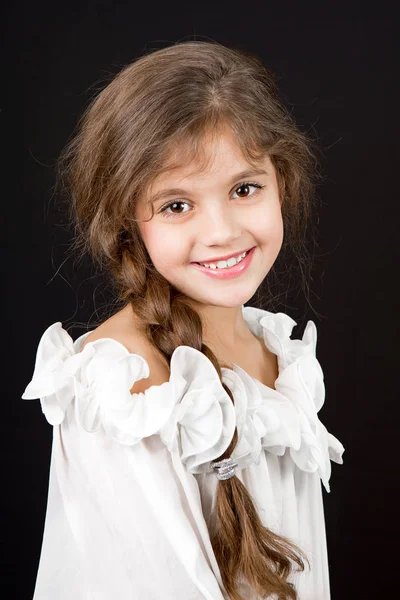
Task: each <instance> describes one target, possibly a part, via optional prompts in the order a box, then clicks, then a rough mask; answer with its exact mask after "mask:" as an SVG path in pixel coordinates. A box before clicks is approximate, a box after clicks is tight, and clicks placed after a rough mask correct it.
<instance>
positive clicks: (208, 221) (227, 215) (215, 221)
mask: <svg viewBox="0 0 400 600" xmlns="http://www.w3.org/2000/svg"><path fill="white" fill-rule="evenodd" d="M201 213H202V214H201V215H199V217H200V222H198V223H197V225H198V231H197V234H198V235H199V237H200V240H201V244H202V245H203V246H208V247H211V246H220V247H224V248H227V247H229V246H232V245H233V243H232V242H233V241H234V240H236V239H238V238H240V237H241V236H242V231H243V223H242V222H241V220H240V215H239V213H238V211H235V210H234V209H233V208H232V207H231V206H229V204H226V203H224V202H218V201H217V200H215V201H212V200H211V201H210V202H207V203H205V204H204V207H203V209H202V211H201Z"/></svg>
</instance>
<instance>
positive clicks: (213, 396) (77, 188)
mask: <svg viewBox="0 0 400 600" xmlns="http://www.w3.org/2000/svg"><path fill="white" fill-rule="evenodd" d="M61 165H62V176H63V178H64V181H65V185H66V186H67V188H68V189H69V190H70V191H71V198H72V204H71V206H72V211H71V214H72V215H73V217H74V219H75V223H76V232H77V238H76V246H77V247H79V248H81V250H82V253H83V254H84V253H85V252H86V251H89V252H90V253H91V255H92V257H93V258H94V259H95V260H97V261H98V262H99V263H100V264H101V265H102V266H104V267H106V269H108V272H109V274H110V276H111V279H112V281H113V282H114V283H115V289H116V297H117V299H118V301H119V302H120V305H119V306H118V307H117V308H118V310H117V311H116V312H115V314H113V315H112V316H111V317H110V318H109V319H107V320H106V321H104V322H103V323H100V324H99V325H98V327H96V328H95V329H94V330H92V331H88V332H87V333H85V334H84V335H82V336H81V337H79V338H78V339H76V340H75V341H73V339H72V338H71V337H70V335H69V334H68V332H67V331H66V330H65V329H63V327H62V324H61V323H60V322H57V323H54V324H53V325H50V327H48V329H46V331H45V332H44V333H43V335H42V338H41V340H40V342H39V347H38V350H37V355H36V363H35V369H34V373H33V378H32V381H31V382H30V383H29V385H28V386H27V387H26V390H25V392H24V394H23V396H22V398H24V399H33V398H40V401H41V406H42V410H43V412H44V414H45V416H46V418H47V420H48V421H49V423H50V424H52V425H53V446H52V459H51V468H50V481H49V497H48V506H47V515H46V525H45V530H44V536H43V546H42V553H41V559H40V565H39V571H38V577H37V581H36V588H35V595H34V600H53V599H54V598H57V599H58V600H67V599H70V598H71V599H72V598H73V599H74V600H78V599H82V600H89V599H93V600H111V599H117V598H118V599H120V600H125V599H128V598H135V599H136V598H137V599H140V600H142V599H145V600H159V599H161V598H168V599H171V600H177V599H178V600H200V599H207V600H222V599H231V600H240V599H242V600H256V599H257V600H258V599H261V598H263V599H264V598H271V599H272V598H274V599H276V598H278V599H287V598H290V599H293V600H294V599H301V600H327V599H329V597H330V594H329V574H328V559H327V547H326V537H325V525H324V513H323V503H322V489H321V481H322V483H323V485H324V486H325V488H326V490H327V491H329V478H330V473H331V463H330V461H331V460H334V461H335V462H337V463H342V453H343V451H344V448H343V446H342V444H341V443H340V442H339V441H338V440H337V439H336V438H335V437H334V436H332V435H331V434H330V433H328V431H327V430H326V428H325V427H324V425H323V424H322V423H321V422H320V420H319V418H318V415H317V413H318V411H319V410H320V408H321V406H322V405H323V403H324V395H325V388H324V378H323V372H322V370H321V367H320V365H319V362H318V360H317V358H316V341H317V333H316V327H315V324H314V322H313V321H309V322H308V323H307V326H306V329H305V331H304V335H303V338H302V340H294V339H291V333H292V329H293V327H294V325H296V323H295V321H294V320H293V319H292V318H291V317H290V316H288V315H287V314H285V313H282V312H278V313H273V312H269V311H267V310H262V309H258V308H255V307H244V304H245V303H246V302H248V301H249V299H251V298H252V297H253V296H254V294H255V292H256V290H257V289H258V287H259V286H260V284H261V283H262V282H263V281H264V279H265V278H266V276H267V275H268V273H269V272H270V270H271V269H272V267H273V265H274V262H275V260H276V258H277V256H278V254H279V252H280V250H281V248H282V246H283V238H284V236H285V243H286V244H287V245H290V246H291V247H292V249H293V250H294V251H295V252H298V249H299V248H301V238H302V232H303V231H304V229H305V224H306V222H307V218H308V216H309V213H310V210H309V209H310V204H311V175H312V173H311V169H312V165H313V160H312V154H311V151H310V149H309V147H308V144H307V141H306V139H305V137H304V136H303V135H302V134H301V133H300V132H299V131H298V130H297V129H296V127H295V125H294V123H293V121H292V120H291V118H290V116H289V115H288V113H287V112H286V111H285V109H284V108H283V107H282V106H281V105H280V104H279V102H278V99H277V92H276V90H275V86H274V83H273V80H272V78H271V76H270V75H269V74H268V72H267V71H266V69H265V67H264V66H263V65H262V64H261V63H260V61H259V60H258V59H257V58H255V57H253V56H252V55H250V54H249V53H244V52H241V51H238V50H233V49H229V48H226V47H224V46H221V45H219V44H217V43H209V42H207V43H205V42H186V43H179V44H175V45H173V46H171V47H167V48H164V49H162V50H158V51H155V52H153V53H151V54H148V55H146V56H143V57H141V58H140V59H138V60H136V61H135V62H134V63H133V64H131V65H129V66H128V67H126V68H124V69H123V70H122V71H121V72H120V73H119V74H118V75H117V76H116V77H115V79H114V80H113V81H112V82H111V83H110V84H109V85H108V86H107V87H106V88H105V89H104V90H103V91H102V92H101V93H100V94H99V95H98V97H97V98H95V99H94V100H93V102H92V103H91V105H90V107H89V108H88V109H87V111H86V113H85V114H84V116H83V118H82V120H81V123H80V128H79V131H78V133H77V135H76V136H75V138H74V139H73V141H72V142H71V143H70V144H69V146H68V147H67V149H66V150H65V151H64V153H63V155H62V157H61Z"/></svg>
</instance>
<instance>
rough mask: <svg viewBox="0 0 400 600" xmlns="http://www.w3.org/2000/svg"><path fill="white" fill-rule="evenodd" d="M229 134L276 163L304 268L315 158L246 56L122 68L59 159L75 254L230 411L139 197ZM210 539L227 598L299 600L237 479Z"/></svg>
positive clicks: (193, 50)
mask: <svg viewBox="0 0 400 600" xmlns="http://www.w3.org/2000/svg"><path fill="white" fill-rule="evenodd" d="M222 125H229V127H230V128H231V130H232V132H233V133H234V135H235V138H236V140H237V143H238V145H239V147H240V149H241V151H242V153H243V155H244V156H245V158H246V159H247V161H248V162H249V163H250V164H253V163H254V162H257V161H259V160H262V158H263V157H266V156H269V158H270V159H271V161H272V163H273V165H274V167H275V169H276V172H277V177H278V183H279V192H280V200H281V207H282V217H283V223H284V232H285V236H284V246H288V247H290V248H291V249H292V250H293V252H294V254H295V256H297V258H298V259H299V262H300V264H304V253H303V250H304V234H305V230H306V225H307V222H308V221H309V217H310V211H311V204H312V199H313V194H312V191H313V174H314V173H315V165H316V163H315V155H314V153H313V151H312V150H311V146H310V141H309V139H308V138H307V137H306V136H305V134H303V133H302V132H300V130H299V129H298V128H297V127H296V125H295V123H294V120H293V119H292V117H291V116H290V114H289V113H288V111H287V109H286V108H285V107H284V106H283V104H282V102H281V101H280V100H279V95H278V91H277V87H276V84H275V78H274V76H273V75H272V73H270V72H269V70H268V69H267V68H266V67H265V66H264V65H263V64H262V63H261V61H260V60H259V59H258V58H257V57H255V56H254V55H252V54H251V53H249V52H244V51H241V50H237V49H232V48H227V47H225V46H222V45H220V44H218V43H217V42H198V41H190V42H183V43H176V44H173V45H171V46H169V47H166V48H163V49H159V50H156V51H153V52H151V53H148V54H146V55H143V56H141V57H139V58H138V59H136V60H135V61H134V62H132V63H131V64H129V65H128V66H125V67H124V68H123V69H122V70H121V71H120V72H119V73H118V74H117V75H116V76H115V77H114V78H113V79H112V80H111V81H110V82H109V83H108V84H107V85H106V87H105V88H104V89H102V90H101V91H100V92H99V93H97V94H96V95H95V97H94V98H93V99H92V100H91V102H90V104H89V106H88V107H87V109H86V110H85V112H84V114H83V115H82V117H81V119H80V120H79V123H78V127H77V131H76V132H74V135H73V137H72V139H71V140H70V141H69V143H68V145H67V146H66V148H65V149H64V151H63V152H62V154H61V156H60V158H59V162H58V180H59V181H60V182H61V186H62V188H63V191H64V192H65V191H66V192H67V194H68V198H69V210H70V220H71V222H72V223H73V226H74V250H76V251H77V252H78V253H80V255H81V256H82V255H84V254H86V253H88V254H89V255H90V256H91V257H92V259H93V260H94V261H95V263H98V264H100V265H101V267H103V268H104V269H105V270H106V272H107V273H108V274H109V276H110V278H111V281H112V282H113V283H114V284H115V287H116V291H117V298H118V300H119V301H121V302H122V303H124V304H125V305H127V304H128V303H130V304H131V306H132V309H133V312H134V314H135V315H136V316H137V317H138V322H139V323H140V325H141V327H142V330H143V332H144V333H145V335H146V338H147V339H148V340H149V341H150V342H151V344H153V346H154V347H155V348H156V349H157V350H158V351H159V353H161V355H162V356H163V357H164V358H165V359H166V360H167V361H168V364H169V363H170V359H171V356H172V354H173V352H174V350H175V348H176V347H177V346H180V345H185V346H191V347H192V348H195V349H196V350H198V351H200V352H202V353H203V354H205V356H206V357H207V358H208V359H209V360H210V361H211V363H212V364H213V365H214V367H215V369H216V371H217V373H218V375H219V376H220V378H221V383H222V385H223V387H224V389H225V391H226V392H227V394H228V395H229V396H230V398H231V400H232V402H233V403H234V398H233V395H232V393H231V391H230V389H229V388H228V387H227V386H226V385H225V384H224V383H223V382H222V374H221V368H220V365H219V363H218V360H217V358H216V357H215V355H214V354H213V352H212V351H211V349H210V348H209V347H208V346H206V345H205V344H204V343H203V328H202V320H201V317H200V315H199V314H198V313H197V312H196V311H195V310H194V309H193V308H191V307H190V306H189V302H188V299H187V297H185V296H184V295H183V294H182V293H181V292H179V290H177V289H176V288H174V286H173V285H172V284H170V283H169V282H168V281H167V280H166V279H165V278H163V277H162V276H161V275H160V274H159V273H158V272H157V271H156V269H155V267H154V266H153V264H152V261H151V258H150V256H149V254H148V252H147V249H146V247H145V245H144V243H143V241H142V238H141V235H140V232H139V228H138V225H137V221H136V219H135V207H136V206H137V202H138V198H139V197H140V195H141V194H143V193H144V192H145V190H146V189H148V186H149V185H150V184H151V182H152V180H153V179H154V178H155V177H156V176H158V175H159V174H160V173H162V172H163V171H165V170H166V169H169V168H171V157H172V156H173V150H174V149H176V148H178V149H179V150H180V151H182V152H183V155H184V156H185V160H187V161H190V160H191V159H192V158H193V157H196V159H197V160H198V159H199V157H201V156H202V142H203V141H204V136H205V134H206V133H207V132H210V131H218V128H219V127H221V126H222ZM205 167H206V164H205ZM153 216H154V211H153V214H152V217H153ZM152 217H151V218H152ZM236 443H237V430H235V433H234V436H233V438H232V441H231V443H230V444H229V447H228V448H227V449H226V451H225V452H224V453H223V454H222V455H221V456H220V457H219V459H222V458H227V457H229V456H230V455H231V453H232V451H233V449H234V447H235V445H236ZM216 460H218V459H216ZM210 537H211V542H212V547H213V550H214V553H215V557H216V560H217V562H218V565H219V568H220V572H221V577H222V581H223V584H224V586H225V588H226V591H227V593H228V595H229V598H231V599H232V600H242V596H241V594H240V580H242V581H243V580H244V581H245V582H247V584H248V585H250V586H251V588H252V589H253V590H254V592H255V593H257V594H258V595H259V596H260V597H262V598H264V597H269V595H271V594H276V597H277V598H278V599H279V600H285V599H291V600H296V599H297V598H298V596H297V593H296V590H295V587H294V585H293V584H292V583H290V582H289V581H288V577H289V575H290V574H291V572H292V571H293V570H294V568H295V566H296V565H297V567H298V569H297V571H303V570H304V568H305V562H307V563H308V560H307V557H306V555H305V554H304V552H303V551H302V550H301V549H300V548H298V547H297V546H295V545H294V544H293V543H292V542H291V541H290V540H288V539H286V538H284V537H282V536H279V535H277V534H276V533H274V532H273V531H271V530H269V529H268V528H266V527H264V526H263V524H262V522H261V520H260V517H259V516H258V514H257V511H256V509H255V506H254V504H253V501H252V499H251V496H250V494H249V492H248V491H247V489H246V487H245V486H244V485H243V484H242V483H241V481H240V480H239V479H238V478H237V477H236V476H235V477H233V478H231V479H228V480H225V481H219V482H218V487H217V497H216V527H215V530H214V531H212V532H210ZM304 561H305V562H304ZM308 564H309V563H308Z"/></svg>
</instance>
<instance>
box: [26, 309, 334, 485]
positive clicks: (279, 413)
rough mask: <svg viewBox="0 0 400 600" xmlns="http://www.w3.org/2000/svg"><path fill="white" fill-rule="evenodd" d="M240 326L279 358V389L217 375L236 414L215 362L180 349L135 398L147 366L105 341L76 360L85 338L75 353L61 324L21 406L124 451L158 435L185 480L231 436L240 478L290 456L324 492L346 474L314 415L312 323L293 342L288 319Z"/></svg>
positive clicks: (256, 312) (232, 374)
mask: <svg viewBox="0 0 400 600" xmlns="http://www.w3.org/2000/svg"><path fill="white" fill-rule="evenodd" d="M243 316H244V318H245V320H246V321H247V323H248V326H249V328H250V329H251V330H252V331H253V332H254V333H255V334H256V335H257V336H258V337H263V339H264V341H265V344H266V346H267V347H268V349H269V350H270V351H271V352H273V353H275V354H276V355H277V358H278V366H279V376H278V378H277V380H276V382H275V388H276V389H272V388H270V387H267V386H265V385H263V384H262V383H260V382H259V381H257V380H255V379H254V378H252V377H250V376H249V375H248V374H247V373H246V372H245V371H243V369H241V368H240V367H239V366H238V365H235V364H234V365H233V370H231V369H226V368H222V370H221V371H222V376H223V382H224V383H225V384H226V385H228V387H229V388H230V390H231V391H232V394H233V396H234V404H233V403H232V401H231V399H230V397H229V395H228V394H227V392H226V391H225V389H224V387H223V385H222V383H221V380H220V378H219V376H218V373H217V371H216V370H215V368H214V366H213V364H212V363H211V361H209V360H208V359H207V358H206V356H205V355H204V354H203V353H201V352H199V351H197V350H195V349H194V348H191V347H189V346H178V347H177V348H176V349H175V351H174V352H173V354H172V357H171V362H170V378H169V381H167V382H165V383H163V384H161V385H155V386H151V387H149V388H148V389H147V390H146V391H145V392H143V393H139V394H131V393H130V389H131V388H132V387H133V385H134V383H135V382H136V381H138V380H141V379H143V378H147V377H148V376H149V373H150V370H149V366H148V363H147V362H146V360H145V359H144V358H143V357H141V356H140V355H138V354H133V353H130V352H129V351H128V350H127V349H126V348H125V346H123V345H122V344H120V343H119V342H117V341H116V340H113V339H111V338H101V339H98V340H96V341H94V342H90V343H88V344H86V346H85V348H84V349H83V350H82V351H80V345H81V341H82V339H83V338H85V337H86V336H87V335H88V334H89V333H90V332H88V333H87V334H85V335H83V336H81V337H80V338H78V340H76V342H75V343H74V342H73V340H72V338H71V336H70V335H69V334H68V333H67V331H65V330H64V329H63V328H62V324H61V323H60V322H57V323H54V324H53V325H51V326H50V327H48V329H46V331H45V332H44V334H43V335H42V337H41V339H40V342H39V346H38V350H37V355H36V361H35V368H34V373H33V377H32V380H31V382H30V383H29V384H28V386H27V387H26V389H25V391H24V394H23V395H22V398H23V399H34V398H40V402H41V407H42V411H43V413H44V415H45V417H46V419H47V420H48V422H49V423H50V424H52V425H59V424H61V423H62V422H63V420H64V418H65V415H66V414H67V413H68V411H70V410H71V411H73V414H74V416H75V420H76V422H77V423H78V425H79V426H80V427H81V428H82V429H83V430H85V431H87V432H92V433H93V432H96V431H99V430H100V429H101V428H103V429H104V430H105V432H106V433H107V435H109V436H110V437H111V438H112V439H113V440H115V441H117V442H119V443H121V444H126V445H133V444H136V443H138V442H139V441H140V440H142V439H143V438H145V437H148V436H150V435H154V434H159V435H160V437H161V439H162V441H163V442H164V443H165V444H166V446H167V448H168V449H169V450H170V451H171V452H172V451H174V452H178V454H179V457H180V459H181V461H182V463H183V464H184V465H185V467H186V469H187V470H188V471H189V472H191V473H203V472H207V471H210V462H211V461H212V460H215V459H216V458H219V457H220V456H221V454H223V452H224V451H225V450H226V449H227V448H228V446H229V444H230V442H231V439H232V437H233V434H234V430H235V427H237V430H238V442H237V444H236V447H235V449H234V451H233V454H232V457H233V458H234V459H235V461H236V462H238V465H239V468H244V467H246V466H248V465H249V464H251V463H252V462H255V463H257V464H258V462H259V460H260V454H261V452H263V451H265V452H271V453H273V454H276V455H278V456H282V455H283V454H284V453H285V452H286V450H287V448H289V449H290V454H291V457H292V459H293V461H294V462H295V464H296V465H297V466H298V467H299V469H301V470H303V471H307V472H316V471H318V474H319V476H320V477H321V480H322V482H323V484H324V486H325V489H326V490H327V491H328V492H329V479H330V474H331V464H330V461H331V460H333V461H334V462H337V463H339V464H342V463H343V460H342V454H343V452H344V447H343V445H342V444H341V443H340V441H339V440H337V438H335V437H334V436H333V435H331V434H330V433H329V432H328V431H327V429H326V428H325V427H324V425H323V424H322V423H321V421H320V420H319V418H318V414H317V413H318V411H319V410H320V409H321V407H322V406H323V404H324V400H325V386H324V376H323V372H322V369H321V366H320V364H319V362H318V360H317V358H316V343H317V332H316V327H315V324H314V323H313V322H312V321H309V322H308V323H307V326H306V328H305V331H304V334H303V337H302V339H301V340H292V339H291V334H292V330H293V327H294V326H295V325H296V322H295V321H294V320H293V319H291V318H290V317H289V316H288V315H286V314H285V313H269V312H267V311H265V310H262V309H257V308H253V307H246V308H244V307H243Z"/></svg>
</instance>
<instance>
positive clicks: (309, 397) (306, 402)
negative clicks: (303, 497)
mask: <svg viewBox="0 0 400 600" xmlns="http://www.w3.org/2000/svg"><path fill="white" fill-rule="evenodd" d="M243 314H244V316H245V319H246V320H247V322H248V324H249V326H250V328H252V329H253V332H254V333H258V334H259V333H260V329H259V328H258V331H257V327H256V324H259V326H260V327H261V328H262V329H261V331H262V334H263V337H264V341H265V344H266V346H267V348H268V349H269V350H270V351H271V352H273V353H275V354H276V355H277V359H278V366H279V376H278V378H277V380H276V382H275V390H274V389H272V388H269V387H268V386H265V385H263V384H261V383H260V382H256V381H255V380H254V379H253V378H252V377H250V376H249V375H247V373H246V372H245V371H243V370H242V369H240V367H238V366H237V365H233V369H234V371H233V372H234V373H235V374H239V375H240V380H241V381H242V382H244V384H245V386H244V390H243V389H242V394H243V393H245V394H246V396H247V398H251V401H250V402H251V405H249V406H248V411H247V415H246V417H245V418H246V419H247V420H248V421H252V422H253V423H258V424H259V425H258V428H259V431H260V432H261V433H262V438H261V445H262V447H263V448H264V450H268V451H269V452H273V453H275V454H277V455H282V454H283V453H284V452H285V450H286V448H290V455H291V457H292V459H293V461H294V462H295V464H296V465H297V466H298V468H299V469H301V470H303V471H307V472H310V473H314V472H315V471H318V474H319V476H320V478H321V480H322V483H323V484H324V487H325V489H326V491H327V492H329V491H330V488H329V479H330V475H331V463H330V461H331V460H333V461H334V462H336V463H338V464H343V459H342V455H343V452H344V447H343V445H342V444H341V442H340V441H339V440H338V439H337V438H336V437H335V436H333V435H332V434H331V433H329V432H328V431H327V429H326V427H325V426H324V425H323V424H322V423H321V421H320V420H319V418H318V414H317V413H318V412H319V410H320V409H321V408H322V406H323V404H324V401H325V384H324V375H323V371H322V368H321V365H320V364H319V362H318V360H317V358H316V345H317V330H316V326H315V324H314V322H313V321H308V323H307V325H306V328H305V330H304V334H303V337H302V339H294V340H293V339H291V337H290V336H291V334H292V331H293V327H294V326H295V325H296V322H295V321H294V320H293V319H292V318H291V317H289V316H288V315H286V314H285V313H268V312H267V311H264V310H261V309H257V308H253V307H246V308H244V309H243ZM223 371H226V369H223ZM228 371H229V370H228ZM231 373H232V372H231ZM228 377H229V375H228ZM230 377H231V378H232V375H230ZM240 388H241V386H240V384H239V389H238V392H237V393H240V392H239V390H240ZM260 396H261V398H262V399H261V400H260ZM247 402H248V400H247ZM243 404H246V401H242V402H239V403H237V407H238V410H239V407H240V406H243ZM266 407H268V408H269V409H270V413H269V414H270V416H269V419H267V420H266V412H265V408H266ZM271 413H274V414H273V417H271ZM243 418H244V417H243V416H241V417H239V419H243ZM260 422H261V423H262V425H260ZM277 423H278V424H277ZM267 424H268V426H269V427H270V430H269V431H268V430H267V431H266V432H264V430H263V427H265V426H266V425H267ZM248 430H250V426H249V427H248ZM248 440H251V436H248ZM257 445H258V442H254V440H253V452H254V451H255V448H256V446H257ZM237 446H239V443H238V445H237Z"/></svg>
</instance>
